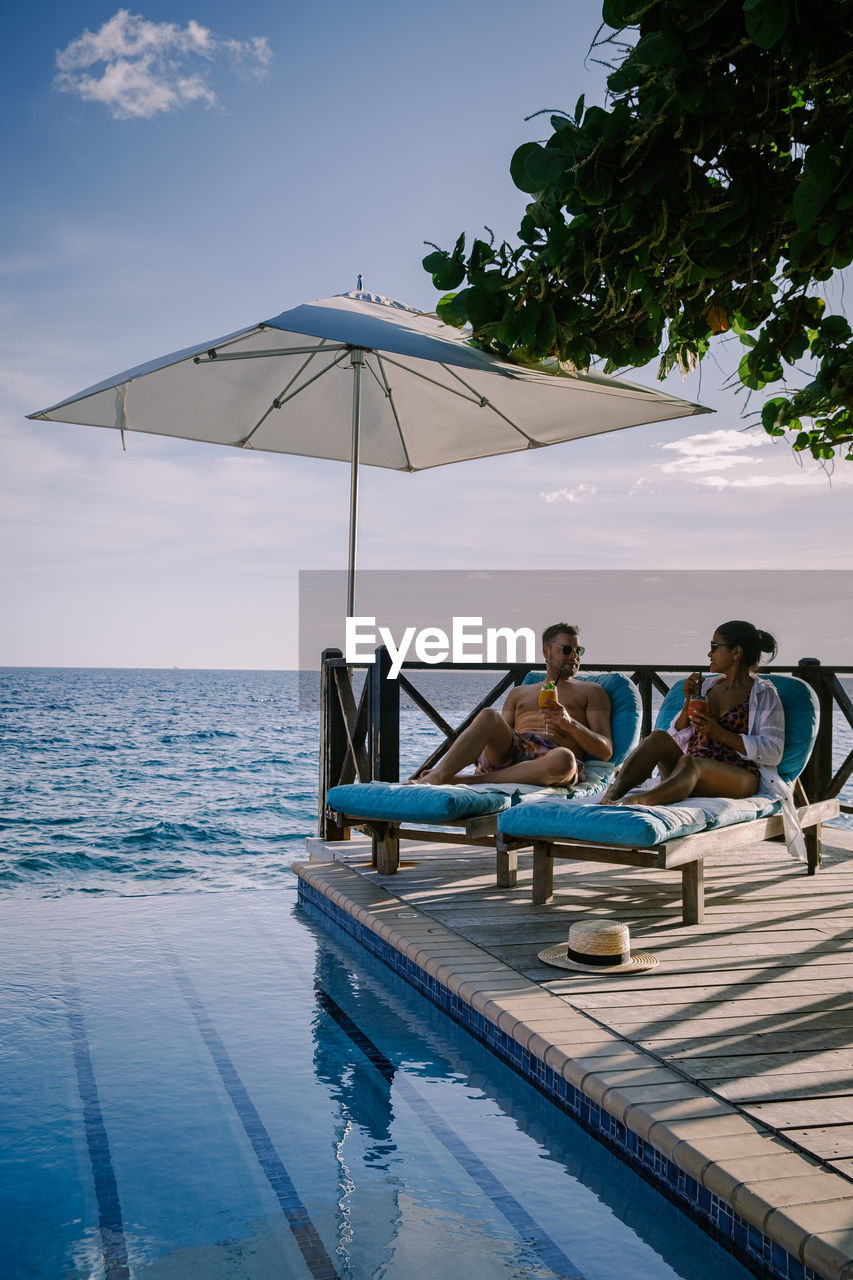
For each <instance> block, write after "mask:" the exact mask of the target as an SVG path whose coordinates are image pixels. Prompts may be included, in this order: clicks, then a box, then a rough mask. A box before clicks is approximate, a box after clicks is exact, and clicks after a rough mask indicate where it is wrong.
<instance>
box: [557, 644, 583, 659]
mask: <svg viewBox="0 0 853 1280" xmlns="http://www.w3.org/2000/svg"><path fill="white" fill-rule="evenodd" d="M562 649H563V656H564V657H565V658H568V656H569V654H570V653H576V654H577V655H578V657H579V658H582V657H583V655H584V654H585V653H586V649H585V648H584V647H583V645H582V644H564V645H563V646H562Z"/></svg>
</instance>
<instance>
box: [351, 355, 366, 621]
mask: <svg viewBox="0 0 853 1280" xmlns="http://www.w3.org/2000/svg"><path fill="white" fill-rule="evenodd" d="M351 356H352V454H351V461H350V490H349V564H348V567H347V617H348V618H353V617H355V541H356V535H357V532H358V456H359V433H360V431H361V370H362V367H363V365H364V356H365V349H364V347H353V349H352V352H351Z"/></svg>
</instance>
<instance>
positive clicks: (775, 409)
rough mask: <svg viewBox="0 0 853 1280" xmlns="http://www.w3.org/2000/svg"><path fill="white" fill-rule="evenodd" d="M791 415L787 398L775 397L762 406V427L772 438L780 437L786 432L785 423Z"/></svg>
mask: <svg viewBox="0 0 853 1280" xmlns="http://www.w3.org/2000/svg"><path fill="white" fill-rule="evenodd" d="M786 411H787V412H786ZM789 413H790V406H789V404H788V401H787V400H786V399H785V397H784V396H774V397H773V399H772V400H768V401H767V402H766V404H764V405H763V406H762V409H761V425H762V426H763V428H764V430H765V431H767V432H768V433H769V434H770V435H771V436H780V435H782V434H783V432H784V430H785V428H784V423H785V421H786V417H787V414H789Z"/></svg>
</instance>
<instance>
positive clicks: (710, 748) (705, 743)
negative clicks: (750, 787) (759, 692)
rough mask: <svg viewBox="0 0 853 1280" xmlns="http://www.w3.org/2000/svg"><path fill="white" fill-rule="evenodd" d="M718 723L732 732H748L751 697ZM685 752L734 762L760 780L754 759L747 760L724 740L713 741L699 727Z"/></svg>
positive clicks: (722, 761) (722, 762)
mask: <svg viewBox="0 0 853 1280" xmlns="http://www.w3.org/2000/svg"><path fill="white" fill-rule="evenodd" d="M718 723H719V724H721V725H722V726H723V728H724V729H728V730H729V732H730V733H740V734H744V733H746V731H747V729H748V728H749V698H748V697H747V698H744V700H743V702H740V703H738V705H737V706H736V707H732V708H731V710H730V711H727V712H726V713H725V715H722V716H720V717H719V721H718ZM685 754H686V755H688V756H696V757H697V758H698V759H700V760H719V761H720V763H721V764H733V765H735V766H736V767H737V768H738V769H746V770H747V771H748V772H749V773H751V774H752V776H753V777H754V778H755V779H756V781H757V780H758V777H759V769H758V765H757V764H756V763H755V761H754V760H747V758H746V756H742V755H738V753H737V751H735V750H734V748H733V747H727V746H725V745H724V744H723V743H722V742H712V741H711V740H710V739H709V738H706V737H705V735H704V733H700V732H699V731H698V729H694V730H693V734H692V736H691V738H690V741H689V742H688V743H687V747H686V750H685Z"/></svg>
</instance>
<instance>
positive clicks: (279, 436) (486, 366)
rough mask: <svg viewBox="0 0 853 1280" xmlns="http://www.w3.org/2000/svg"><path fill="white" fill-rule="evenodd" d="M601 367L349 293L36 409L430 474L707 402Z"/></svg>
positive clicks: (683, 412) (354, 491)
mask: <svg viewBox="0 0 853 1280" xmlns="http://www.w3.org/2000/svg"><path fill="white" fill-rule="evenodd" d="M709 412H711V411H710V410H708V409H704V408H703V407H702V406H701V405H696V404H690V403H689V402H688V401H686V400H680V399H678V398H677V397H676V396H671V395H667V394H666V393H665V392H663V391H657V390H651V389H649V388H648V387H642V386H638V385H635V384H634V383H631V382H623V381H621V380H618V379H615V378H608V377H606V376H604V375H603V374H596V373H586V374H574V373H570V374H567V373H563V372H559V373H543V372H539V371H534V370H530V369H526V368H523V367H521V366H518V365H513V364H508V363H505V362H503V361H500V360H498V359H496V358H495V357H494V356H491V355H488V354H487V353H486V352H484V351H480V350H479V349H478V348H477V347H474V346H472V344H471V342H470V341H469V340H468V339H467V338H466V336H465V334H464V333H462V332H460V331H459V330H458V329H454V328H452V327H451V326H449V325H446V324H443V323H442V322H441V321H440V320H439V319H438V318H437V317H436V316H434V315H429V314H425V313H424V312H422V311H418V310H416V309H415V308H414V307H409V306H407V305H406V304H405V303H402V302H394V301H392V300H391V299H389V298H383V297H380V296H379V295H378V294H373V293H366V292H361V291H358V292H354V293H345V294H341V295H339V296H337V297H334V298H326V299H324V300H322V301H320V302H309V303H305V304H303V305H302V306H299V307H294V308H293V310H291V311H283V312H282V313H281V315H279V316H275V317H274V318H273V319H272V320H265V321H263V322H262V323H261V324H256V325H252V326H251V328H248V329H240V330H239V331H238V332H236V333H231V334H228V335H227V336H226V337H224V338H217V339H215V340H213V341H211V342H202V343H199V344H198V346H194V347H188V348H186V349H185V350H183V351H176V352H173V353H172V354H171V355H168V356H163V357H161V358H160V359H158V360H151V361H149V362H148V363H147V364H142V365H138V366H137V367H136V368H134V369H127V370H126V371H125V372H124V373H119V374H116V376H115V377H112V378H108V379H107V380H106V381H104V382H99V383H97V384H96V385H95V386H93V387H88V388H87V389H86V390H85V391H80V392H78V393H77V395H74V396H70V397H69V398H68V399H67V400H63V401H61V403H59V404H56V405H53V406H52V407H51V408H49V409H42V410H40V411H39V412H38V413H32V414H29V415H28V416H29V417H30V418H33V419H43V420H47V421H59V422H76V423H87V424H89V425H91V426H97V427H114V428H117V429H118V430H120V431H122V432H125V431H141V432H146V433H150V434H153V435H161V436H178V437H180V438H182V439H186V440H203V441H207V442H209V443H214V444H226V445H231V446H232V447H234V448H237V449H262V450H266V451H268V452H271V453H292V454H299V455H302V456H303V457H309V458H333V459H338V460H341V461H348V462H350V463H351V483H350V528H349V564H348V570H349V572H348V591H347V612H348V613H349V614H350V615H352V614H353V612H354V591H355V553H356V532H357V518H358V470H359V465H360V464H361V463H364V464H365V465H367V466H374V467H390V468H393V469H395V470H399V471H420V470H423V469H424V468H426V467H437V466H441V465H442V464H444V463H448V462H460V461H464V460H467V459H471V458H486V457H491V456H493V455H495V454H500V453H512V452H516V451H521V450H524V449H538V448H541V447H542V446H544V445H549V444H557V443H559V442H561V441H565V440H574V439H578V438H580V437H581V436H592V435H598V434H600V433H602V432H605V431H618V430H620V429H621V428H623V427H632V426H638V425H639V424H641V423H648V422H660V421H664V420H666V419H670V418H681V417H686V416H689V415H691V414H695V413H709Z"/></svg>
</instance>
